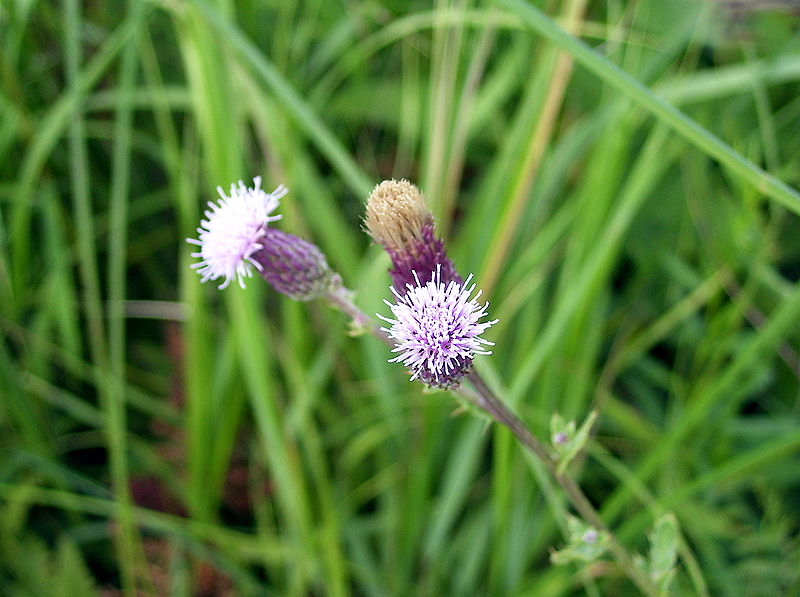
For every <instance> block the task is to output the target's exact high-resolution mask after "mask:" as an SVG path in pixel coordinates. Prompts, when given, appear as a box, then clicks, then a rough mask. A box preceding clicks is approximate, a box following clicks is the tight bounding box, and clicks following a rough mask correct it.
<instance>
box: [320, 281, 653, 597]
mask: <svg viewBox="0 0 800 597" xmlns="http://www.w3.org/2000/svg"><path fill="white" fill-rule="evenodd" d="M352 297H353V292H352V291H351V290H348V289H347V288H346V287H345V286H344V285H342V282H341V279H340V278H339V277H338V276H335V277H334V280H333V282H332V283H331V286H330V288H329V290H328V292H327V293H326V294H325V298H326V299H327V300H328V301H329V302H330V303H331V304H332V305H333V306H334V307H336V308H338V309H339V310H341V311H342V312H344V313H345V314H347V315H348V316H349V317H351V318H352V320H353V324H354V326H355V327H356V329H357V330H359V331H366V332H370V333H371V334H372V335H373V336H375V337H376V338H378V340H380V341H381V342H383V343H384V344H386V345H387V346H389V347H392V346H393V343H392V341H391V339H390V338H389V335H388V334H387V333H386V332H384V331H383V330H382V329H381V328H380V326H378V325H376V324H375V322H374V321H373V319H372V318H371V317H370V316H369V315H367V314H366V313H364V312H363V311H362V310H361V309H359V308H358V307H357V306H356V304H355V303H353V300H352ZM465 379H466V380H467V381H468V382H469V383H470V385H471V386H472V388H473V390H474V392H471V391H469V389H468V388H467V387H466V386H464V384H459V385H458V386H456V387H455V388H453V391H455V392H457V393H458V394H460V395H461V396H462V397H464V398H466V399H467V400H468V401H469V402H470V403H471V404H473V405H474V406H475V407H477V408H480V409H481V410H482V411H484V412H485V413H486V414H488V415H489V416H490V417H491V418H492V419H493V420H494V421H495V422H497V423H500V424H501V425H505V426H506V427H507V428H508V429H509V430H510V431H511V433H513V434H514V436H515V437H516V438H517V440H518V441H519V443H521V444H522V445H523V446H524V447H525V448H526V449H527V450H529V451H530V452H531V454H533V455H534V457H536V459H537V460H539V462H541V463H542V465H544V467H545V469H546V470H547V472H548V473H549V474H550V476H551V477H553V479H555V481H556V483H558V485H559V486H560V487H561V488H562V489H563V490H564V493H565V494H566V495H567V498H568V499H569V501H570V503H571V504H572V505H573V507H574V508H575V510H577V511H578V513H579V514H580V515H581V516H582V517H583V519H584V520H585V521H586V522H588V523H589V524H590V525H592V526H593V527H595V528H596V529H598V530H601V531H603V532H604V533H605V534H606V535H607V537H608V547H609V550H610V551H611V554H612V555H613V556H614V559H615V560H616V562H617V565H619V567H620V569H621V570H622V571H623V572H624V573H625V575H626V576H627V577H628V578H629V579H630V580H631V582H633V583H634V584H635V585H636V586H637V587H638V588H639V589H640V590H641V591H642V592H643V593H644V594H645V595H648V596H650V597H657V596H658V594H659V592H658V589H657V587H656V586H655V585H654V584H653V582H652V581H651V580H650V579H649V578H648V577H647V575H646V574H645V573H644V572H642V571H641V570H640V569H639V568H637V567H636V564H634V561H633V557H631V555H630V554H629V553H628V551H627V550H626V549H625V547H624V546H623V545H622V543H620V542H619V540H618V539H617V538H616V537H615V536H614V534H613V533H612V532H611V530H610V529H609V528H608V527H607V526H606V524H605V523H604V522H603V520H602V518H600V514H598V512H597V510H595V508H594V506H592V503H591V502H590V501H589V499H588V498H587V497H586V495H585V494H584V493H583V491H582V490H581V488H580V486H578V484H577V483H576V482H575V481H574V480H573V479H572V478H571V477H569V476H568V475H566V474H565V473H561V472H559V470H558V462H557V461H556V459H555V458H554V457H553V456H552V455H551V454H550V452H549V450H548V449H547V448H546V447H545V445H544V444H542V442H540V441H539V440H538V439H536V437H535V436H534V435H533V434H532V433H531V432H530V430H529V429H528V427H527V426H526V425H525V423H523V422H522V420H521V419H520V418H519V417H518V416H517V415H516V414H514V412H512V411H511V409H509V408H508V407H507V406H506V405H505V403H503V402H502V401H501V400H500V399H499V398H498V397H497V396H496V395H495V394H494V392H492V391H491V390H490V389H489V387H488V386H487V385H486V383H485V382H484V381H483V378H481V376H480V375H479V374H478V372H477V371H475V370H474V369H472V370H471V371H470V372H469V373H467V375H466V377H465Z"/></svg>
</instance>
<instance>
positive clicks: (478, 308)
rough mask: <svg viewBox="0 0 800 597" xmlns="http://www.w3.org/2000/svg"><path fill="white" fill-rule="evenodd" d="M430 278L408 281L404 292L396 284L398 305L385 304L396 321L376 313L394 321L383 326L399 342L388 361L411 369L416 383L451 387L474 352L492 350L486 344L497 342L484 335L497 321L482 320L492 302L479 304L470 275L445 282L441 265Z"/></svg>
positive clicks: (393, 289)
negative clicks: (487, 348)
mask: <svg viewBox="0 0 800 597" xmlns="http://www.w3.org/2000/svg"><path fill="white" fill-rule="evenodd" d="M429 277H430V279H429V281H428V282H426V283H425V284H419V282H418V283H417V285H415V286H412V285H411V284H409V285H408V286H407V287H406V289H405V292H404V293H403V294H400V293H399V292H398V291H397V290H396V289H395V288H394V287H392V288H391V290H392V293H393V294H394V295H395V297H396V298H397V303H396V304H392V303H390V302H389V301H385V302H386V304H387V305H388V306H389V308H390V309H391V310H392V314H393V315H394V319H390V318H387V317H383V316H381V315H378V317H380V318H381V319H383V320H384V321H386V322H387V323H390V324H392V325H391V327H390V328H382V329H383V330H384V331H385V332H387V333H388V334H389V337H390V338H392V339H393V340H394V341H395V347H394V349H393V350H392V352H396V353H398V355H397V356H396V357H394V358H392V359H391V361H390V362H401V363H403V364H404V365H405V366H406V367H408V368H409V369H410V370H411V373H412V375H411V380H412V381H413V380H415V379H420V380H421V381H423V382H424V383H425V384H427V385H429V386H434V387H441V388H447V387H450V386H453V385H455V384H456V383H458V382H459V381H460V380H461V378H462V377H463V376H464V374H465V373H466V372H467V371H468V370H469V368H470V367H471V365H472V360H473V357H474V356H475V355H476V354H491V351H488V350H486V349H485V348H484V347H485V346H491V345H492V344H493V343H492V342H489V341H488V340H484V339H483V338H481V337H480V334H482V333H483V332H484V331H485V330H486V329H487V328H488V327H489V326H491V325H494V324H495V323H497V320H496V319H495V320H492V321H484V322H481V321H480V320H481V319H482V318H484V317H485V316H486V309H487V308H488V306H489V304H488V303H484V304H483V305H479V304H478V301H477V299H478V297H480V294H481V293H480V291H478V292H477V293H476V294H475V296H472V293H473V291H474V290H475V284H474V283H473V284H472V285H470V281H471V280H472V276H471V275H470V276H469V277H468V278H467V279H466V280H465V281H464V282H463V283H460V282H457V281H455V280H450V281H447V282H445V281H443V280H442V275H441V268H440V267H437V269H436V271H435V272H431V274H430V276H429ZM470 297H471V298H470Z"/></svg>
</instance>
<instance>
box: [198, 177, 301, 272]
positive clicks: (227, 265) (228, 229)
mask: <svg viewBox="0 0 800 597" xmlns="http://www.w3.org/2000/svg"><path fill="white" fill-rule="evenodd" d="M217 191H218V192H219V195H220V200H219V201H218V202H217V203H213V202H211V201H209V202H208V206H209V208H210V209H208V210H206V212H205V216H206V219H204V220H202V221H201V222H200V228H198V229H197V232H198V233H199V238H198V239H194V238H187V239H186V242H189V243H192V244H194V245H198V246H199V247H200V250H199V251H197V252H196V253H192V257H199V258H200V261H199V262H198V263H195V264H193V265H192V267H193V268H195V269H197V273H198V274H200V276H201V281H202V282H206V281H208V280H217V279H218V278H224V280H223V282H222V284H220V288H225V287H227V286H228V284H230V283H231V280H234V279H238V281H239V285H240V286H241V287H242V288H244V279H245V278H249V277H251V276H252V275H253V270H252V268H253V267H255V268H256V269H257V270H259V271H261V265H260V264H259V263H258V262H257V261H255V260H254V259H253V254H254V253H255V252H256V251H258V250H259V249H261V248H263V243H262V237H263V236H264V234H265V231H266V229H267V225H268V224H269V222H273V221H275V220H279V219H280V218H281V216H279V215H274V216H273V215H270V214H271V213H272V212H273V211H275V209H276V208H277V207H278V203H279V199H280V198H281V197H283V196H284V195H285V194H286V193H287V192H288V190H287V189H286V188H285V187H284V186H283V185H281V186H279V187H278V188H276V189H275V190H274V191H272V192H271V193H267V192H265V191H264V190H263V189H261V177H260V176H257V177H255V178H254V179H253V187H252V188H248V187H245V186H244V183H243V182H242V181H239V185H238V186H237V185H235V184H232V185H231V190H230V196H228V195H226V194H225V192H224V191H223V190H222V187H217Z"/></svg>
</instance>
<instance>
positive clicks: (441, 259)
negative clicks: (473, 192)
mask: <svg viewBox="0 0 800 597" xmlns="http://www.w3.org/2000/svg"><path fill="white" fill-rule="evenodd" d="M364 224H365V225H366V227H367V230H369V233H370V234H371V235H372V238H374V239H375V240H376V241H377V242H378V243H380V244H381V245H382V246H383V248H384V249H385V250H386V252H387V253H388V254H389V257H390V258H391V259H392V268H391V269H390V270H389V273H391V275H392V284H393V286H394V289H395V290H396V291H398V292H404V291H405V289H406V287H407V286H408V285H411V286H414V285H420V284H425V283H427V282H428V281H430V280H431V278H432V277H433V272H435V271H437V269H439V270H440V271H441V280H442V281H443V282H445V283H446V282H450V281H451V280H454V281H456V282H461V278H460V277H459V275H458V273H457V272H456V268H455V266H454V265H453V262H452V261H451V260H450V258H449V257H448V256H447V253H446V252H445V250H444V244H443V243H442V241H441V239H439V238H436V232H435V225H434V220H433V215H432V214H431V213H430V211H429V210H428V208H427V206H426V205H425V200H424V199H423V198H422V194H421V193H420V192H419V189H418V188H417V187H416V186H414V185H413V184H411V183H410V182H408V181H407V180H400V181H397V180H384V181H383V182H382V183H380V184H379V185H377V186H376V187H375V188H374V189H373V190H372V193H371V194H370V196H369V199H368V200H367V215H366V217H365V218H364ZM415 272H416V273H415Z"/></svg>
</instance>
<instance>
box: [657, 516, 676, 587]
mask: <svg viewBox="0 0 800 597" xmlns="http://www.w3.org/2000/svg"><path fill="white" fill-rule="evenodd" d="M678 539H679V532H678V522H677V520H676V519H675V515H674V514H672V512H667V513H666V514H664V515H663V516H661V517H660V518H659V519H658V520H656V522H655V524H654V525H653V530H652V532H651V534H650V577H651V578H652V579H653V581H654V582H655V583H656V584H657V585H658V587H659V589H660V590H661V591H662V592H666V591H667V590H668V589H669V585H670V583H671V582H672V577H673V576H674V574H675V563H676V561H677V553H678Z"/></svg>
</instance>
